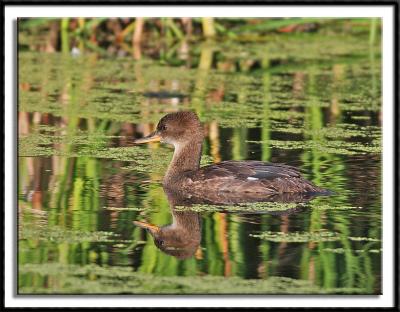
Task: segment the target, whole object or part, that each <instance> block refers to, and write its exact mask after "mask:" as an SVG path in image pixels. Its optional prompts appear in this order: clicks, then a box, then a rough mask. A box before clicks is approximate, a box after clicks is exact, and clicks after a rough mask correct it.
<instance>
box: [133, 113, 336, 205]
mask: <svg viewBox="0 0 400 312" xmlns="http://www.w3.org/2000/svg"><path fill="white" fill-rule="evenodd" d="M203 139H204V135H203V130H202V127H201V123H200V121H199V119H198V117H197V115H196V114H195V113H193V112H177V113H170V114H168V115H166V116H164V117H163V118H162V119H161V120H160V121H159V123H158V125H157V129H156V131H154V132H153V133H152V134H150V135H149V136H147V137H145V138H142V139H138V140H136V141H135V143H146V142H154V141H161V142H165V143H168V144H172V145H174V147H175V151H174V155H173V158H172V160H171V163H170V165H169V167H168V170H167V172H166V174H165V177H164V180H163V185H164V186H165V187H167V188H169V189H176V190H184V191H186V192H188V193H191V194H194V195H195V196H201V195H202V194H204V195H209V194H211V193H212V194H214V195H218V194H221V195H223V197H227V196H229V195H227V194H235V195H234V196H236V197H237V196H238V194H243V195H244V194H248V193H252V194H254V196H253V197H257V199H259V200H262V199H263V198H264V197H266V196H271V195H276V194H285V193H321V194H328V193H329V191H327V190H325V189H322V188H320V187H318V186H315V185H314V184H313V183H311V182H310V181H307V180H306V179H304V178H302V177H301V175H300V172H299V170H298V169H296V168H295V167H291V166H287V165H283V164H273V163H269V162H263V161H255V160H247V161H232V160H230V161H222V162H220V163H217V164H213V165H209V166H205V167H202V168H200V158H201V145H202V141H203Z"/></svg>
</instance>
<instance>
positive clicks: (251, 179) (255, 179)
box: [247, 177, 258, 181]
mask: <svg viewBox="0 0 400 312" xmlns="http://www.w3.org/2000/svg"><path fill="white" fill-rule="evenodd" d="M247 180H250V181H257V180H258V178H253V177H247Z"/></svg>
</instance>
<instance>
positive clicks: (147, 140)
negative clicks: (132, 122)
mask: <svg viewBox="0 0 400 312" xmlns="http://www.w3.org/2000/svg"><path fill="white" fill-rule="evenodd" d="M160 140H161V137H160V136H159V135H158V134H157V133H156V132H153V133H150V134H149V135H148V136H145V137H144V138H141V139H137V140H135V141H133V143H135V144H142V143H150V142H160Z"/></svg>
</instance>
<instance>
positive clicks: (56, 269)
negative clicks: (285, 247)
mask: <svg viewBox="0 0 400 312" xmlns="http://www.w3.org/2000/svg"><path fill="white" fill-rule="evenodd" d="M19 273H20V274H22V276H27V275H29V276H32V277H34V276H38V277H48V278H49V280H50V281H57V283H51V282H50V284H47V285H46V286H44V285H43V286H39V285H35V286H34V287H32V286H29V285H24V286H20V287H19V292H20V293H23V294H35V293H36V294H41V293H42V294H47V293H51V294H57V293H62V294H99V293H107V294H358V293H365V289H363V288H362V287H360V288H355V287H343V288H339V287H338V288H327V289H325V288H321V287H319V286H316V285H314V284H312V282H311V281H307V280H299V279H292V278H288V277H275V276H272V277H270V278H268V279H266V280H260V279H242V278H238V277H221V276H154V275H152V274H146V273H140V272H135V271H133V269H132V268H130V267H118V266H114V267H107V266H106V267H102V266H98V265H95V264H92V265H85V266H78V265H62V264H57V263H45V264H24V265H20V267H19ZM60 276H62V278H59V277H60Z"/></svg>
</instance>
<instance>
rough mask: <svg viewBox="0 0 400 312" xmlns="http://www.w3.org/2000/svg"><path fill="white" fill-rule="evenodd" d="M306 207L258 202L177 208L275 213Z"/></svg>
mask: <svg viewBox="0 0 400 312" xmlns="http://www.w3.org/2000/svg"><path fill="white" fill-rule="evenodd" d="M302 206H304V203H281V202H257V203H239V204H236V205H206V204H195V205H193V206H176V207H175V209H176V210H178V211H193V212H221V211H227V212H262V211H264V212H268V211H270V212H273V211H286V210H290V209H294V208H298V207H302Z"/></svg>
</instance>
